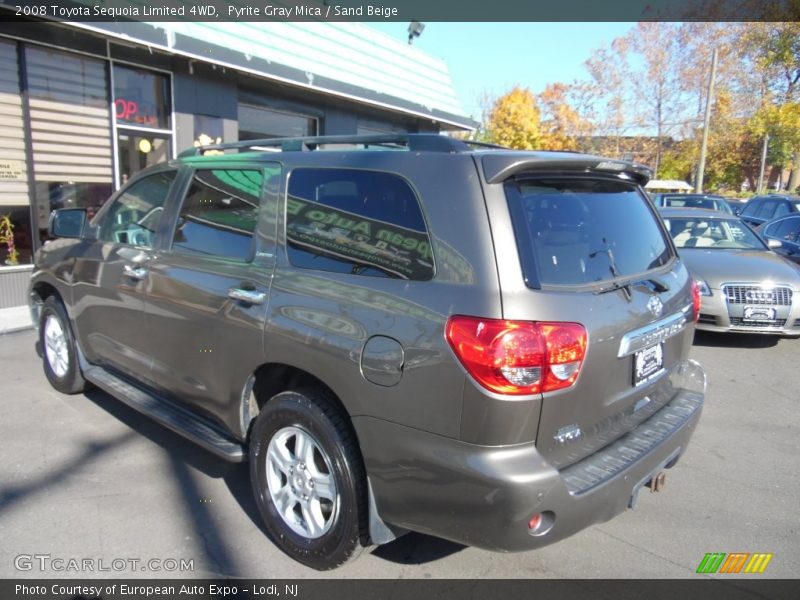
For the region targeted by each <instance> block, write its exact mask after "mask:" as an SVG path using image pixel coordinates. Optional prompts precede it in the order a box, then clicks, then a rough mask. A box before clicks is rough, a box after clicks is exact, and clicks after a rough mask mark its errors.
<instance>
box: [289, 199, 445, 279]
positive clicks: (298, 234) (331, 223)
mask: <svg viewBox="0 0 800 600" xmlns="http://www.w3.org/2000/svg"><path fill="white" fill-rule="evenodd" d="M286 215H287V226H286V238H287V241H288V243H290V244H293V245H295V246H299V247H301V248H303V249H305V250H307V251H309V252H312V253H315V254H319V255H323V256H328V257H331V258H335V259H341V260H345V261H353V262H355V263H357V264H358V265H362V266H371V267H375V268H376V269H380V270H382V271H385V272H388V273H390V274H391V275H394V276H395V277H399V278H402V279H417V280H426V279H431V277H433V255H432V253H431V245H430V239H429V238H428V234H427V233H426V232H424V231H416V230H413V229H408V228H406V227H402V226H400V225H395V224H392V223H387V222H384V221H379V220H376V219H368V218H366V217H363V216H361V215H358V214H356V213H353V212H348V211H345V210H341V209H334V208H331V207H329V206H325V205H324V204H321V203H319V202H314V201H311V200H306V199H303V198H299V197H297V196H289V197H288V198H287V200H286Z"/></svg>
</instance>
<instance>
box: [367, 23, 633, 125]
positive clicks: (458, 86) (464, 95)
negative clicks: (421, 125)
mask: <svg viewBox="0 0 800 600" xmlns="http://www.w3.org/2000/svg"><path fill="white" fill-rule="evenodd" d="M370 25H371V26H373V27H375V28H376V29H379V30H381V31H383V32H385V33H388V34H389V35H391V36H392V37H395V38H399V39H402V40H407V39H408V32H407V28H408V23H370ZM635 25H636V24H635V23H630V22H628V23H425V30H424V31H423V32H422V35H421V36H420V37H418V38H416V39H415V40H414V46H416V47H417V48H419V49H421V50H424V51H425V52H426V53H428V54H430V55H432V56H435V57H437V58H441V59H443V60H444V61H445V62H446V63H447V65H448V67H449V69H450V77H451V78H452V80H453V86H454V88H455V91H456V94H457V95H458V98H459V99H460V100H461V103H462V105H463V106H464V110H465V112H466V114H467V115H471V116H472V117H473V118H475V119H478V120H479V119H480V116H481V106H480V97H481V95H482V94H483V92H484V91H488V92H489V93H490V95H492V96H499V95H501V94H504V93H505V92H507V91H509V90H510V89H511V88H512V87H513V86H514V85H520V86H522V87H528V88H530V90H531V91H532V92H533V93H534V94H536V93H539V92H541V91H542V90H543V89H544V88H545V86H546V85H547V84H548V83H555V82H558V81H561V82H564V83H570V82H572V81H573V80H575V79H586V78H588V76H589V74H588V72H587V71H586V68H585V67H584V66H583V63H584V61H585V60H587V59H588V58H589V57H590V56H591V55H592V52H593V50H595V49H596V48H599V47H601V46H603V45H608V44H610V43H611V41H612V40H613V39H614V38H616V37H619V36H622V35H624V34H626V33H627V32H628V31H630V30H631V29H632V28H633V27H634V26H635Z"/></svg>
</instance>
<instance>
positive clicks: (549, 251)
mask: <svg viewBox="0 0 800 600" xmlns="http://www.w3.org/2000/svg"><path fill="white" fill-rule="evenodd" d="M506 196H507V198H508V203H509V209H510V211H511V217H512V221H513V224H514V233H515V236H516V238H517V245H518V248H519V251H520V257H521V260H522V267H523V272H524V274H525V279H526V283H527V284H528V285H529V286H530V287H538V286H539V285H540V284H541V285H568V286H575V285H586V284H593V283H599V282H604V281H608V280H613V279H619V278H627V277H631V276H635V275H637V274H641V273H645V272H647V271H650V270H653V269H657V268H659V267H661V266H663V265H665V264H666V263H667V262H668V261H669V260H670V259H671V257H672V251H671V248H670V245H669V243H668V241H667V239H666V236H665V234H664V232H663V230H662V228H661V226H660V225H659V222H658V219H657V217H656V215H655V214H654V213H653V211H652V209H651V208H650V207H649V205H648V203H647V201H646V200H645V198H644V196H643V195H642V194H641V193H640V192H639V189H638V188H637V187H636V186H635V185H633V184H629V183H625V182H618V181H611V180H597V179H588V178H587V179H584V178H574V179H573V178H552V179H524V180H517V181H511V182H508V183H507V184H506Z"/></svg>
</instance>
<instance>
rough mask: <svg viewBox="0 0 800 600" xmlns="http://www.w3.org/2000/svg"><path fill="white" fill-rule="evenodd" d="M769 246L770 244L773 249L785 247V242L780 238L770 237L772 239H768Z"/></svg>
mask: <svg viewBox="0 0 800 600" xmlns="http://www.w3.org/2000/svg"><path fill="white" fill-rule="evenodd" d="M767 246H769V247H770V248H772V249H775V248H782V247H783V242H782V241H780V240H776V239H773V238H770V239H768V240H767Z"/></svg>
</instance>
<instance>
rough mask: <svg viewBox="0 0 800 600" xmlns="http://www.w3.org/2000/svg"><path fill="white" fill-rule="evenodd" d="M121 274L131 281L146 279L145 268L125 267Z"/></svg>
mask: <svg viewBox="0 0 800 600" xmlns="http://www.w3.org/2000/svg"><path fill="white" fill-rule="evenodd" d="M122 272H123V273H124V274H125V276H126V277H130V278H131V279H144V278H145V277H147V269H146V268H145V267H132V266H130V265H125V266H123V267H122Z"/></svg>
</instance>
